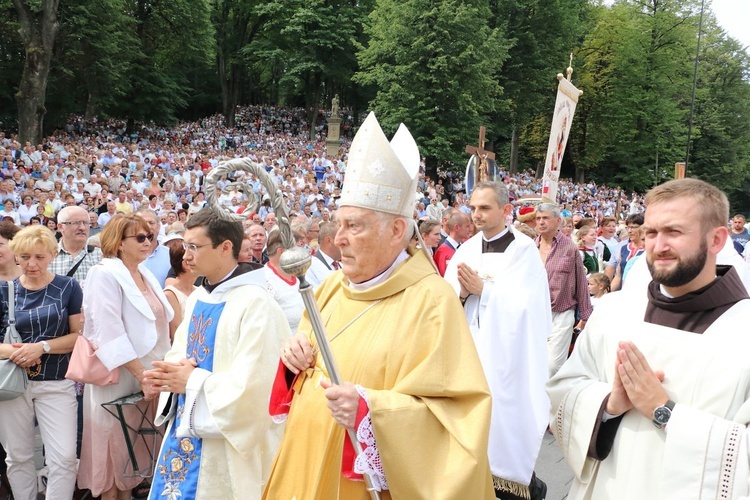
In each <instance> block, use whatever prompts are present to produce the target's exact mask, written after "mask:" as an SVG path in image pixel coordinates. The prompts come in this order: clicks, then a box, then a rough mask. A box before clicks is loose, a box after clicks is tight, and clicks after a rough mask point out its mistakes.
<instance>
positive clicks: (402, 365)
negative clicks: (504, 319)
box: [264, 113, 494, 499]
mask: <svg viewBox="0 0 750 500" xmlns="http://www.w3.org/2000/svg"><path fill="white" fill-rule="evenodd" d="M351 151H352V152H351V156H350V161H349V168H348V170H347V177H346V181H345V185H344V190H343V193H342V197H341V208H340V209H339V211H338V221H339V223H340V225H341V226H340V229H339V230H338V233H337V234H336V238H335V243H336V246H338V247H339V249H340V251H341V263H342V265H343V267H342V272H341V273H337V274H336V275H334V276H332V277H331V278H330V279H328V280H326V281H325V283H324V284H323V285H322V286H321V287H320V288H319V289H318V291H317V294H316V295H317V301H318V304H319V306H320V307H321V310H322V311H321V313H322V317H323V318H326V320H325V323H326V324H325V326H326V329H327V331H328V335H329V338H330V339H331V349H332V353H333V356H334V358H335V359H336V361H337V362H338V367H339V370H340V374H341V377H342V380H343V381H344V382H343V383H342V384H341V385H331V383H330V382H329V381H328V372H327V368H326V365H325V363H324V362H323V358H322V356H321V355H318V354H317V353H318V351H319V349H318V347H317V345H316V341H315V338H314V336H313V332H312V329H311V326H310V323H309V322H308V321H307V320H306V319H304V318H303V320H302V322H301V323H300V326H299V330H298V333H297V335H295V337H293V338H292V339H291V340H290V341H288V342H287V343H286V345H285V347H284V348H283V350H282V358H281V361H282V363H283V365H281V366H280V367H279V373H278V375H277V379H276V383H275V386H274V392H273V394H272V397H271V412H272V414H274V415H276V416H281V415H284V414H288V419H287V423H286V431H285V433H284V438H283V440H282V443H281V446H280V448H279V451H278V453H277V455H276V460H275V463H274V466H273V469H272V471H271V476H270V478H269V480H268V485H267V487H266V491H265V493H264V498H268V499H276V498H326V499H335V498H341V499H350V498H364V497H366V496H367V492H366V487H365V483H363V482H362V481H361V480H357V479H358V478H359V477H360V476H359V474H360V473H363V472H364V473H367V474H368V476H369V478H370V481H371V483H372V484H373V486H374V487H375V488H376V489H377V490H381V491H383V490H388V494H389V495H390V496H388V494H386V493H384V497H385V498H391V497H392V498H471V499H492V498H494V492H493V489H492V481H491V479H490V473H489V466H488V463H487V434H488V430H489V416H490V405H491V403H490V400H489V392H488V389H487V383H486V381H485V379H484V375H483V373H482V368H481V365H480V364H479V359H478V357H477V352H476V348H475V347H474V345H473V341H472V340H471V336H470V333H469V330H468V327H467V325H466V323H465V322H464V321H462V320H461V306H460V303H459V301H458V300H457V298H456V297H455V294H453V292H452V290H451V289H450V287H449V286H448V284H447V283H446V282H445V281H443V280H442V278H440V276H439V275H438V274H437V273H436V271H435V269H434V267H433V265H432V263H431V261H430V259H429V257H428V256H427V255H426V254H425V253H424V252H423V251H421V250H417V249H416V248H414V247H408V243H409V240H410V238H411V235H412V233H413V231H414V223H413V221H412V219H411V215H412V211H413V210H414V203H413V197H412V195H411V193H412V192H413V191H414V189H415V185H416V182H417V172H418V167H419V152H418V150H417V147H416V144H415V143H414V140H413V139H412V138H411V135H410V134H409V133H408V131H407V130H406V127H404V126H402V127H401V128H400V129H399V131H398V132H397V133H396V136H395V137H394V138H393V141H392V142H391V143H390V145H389V143H388V140H387V139H386V137H385V135H384V134H383V132H382V131H381V129H380V126H379V125H378V123H377V120H376V119H375V115H374V114H372V113H371V114H370V116H368V118H367V119H366V120H365V122H364V123H363V124H362V126H361V128H360V130H359V131H358V132H357V136H356V137H355V139H354V141H353V142H352V147H351ZM293 379H296V380H294V381H292V380H293ZM321 387H322V388H323V389H322V390H321ZM326 407H327V408H326ZM345 430H357V431H358V435H359V436H361V437H360V438H358V440H359V441H360V445H362V446H363V447H364V448H365V453H364V454H362V455H360V456H359V457H358V458H357V459H356V460H355V458H354V453H353V448H352V446H351V443H350V441H349V437H348V436H347V435H346V432H345ZM365 436H367V437H365ZM438 463H439V464H440V465H439V466H425V464H438Z"/></svg>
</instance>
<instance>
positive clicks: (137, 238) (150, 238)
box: [123, 233, 154, 243]
mask: <svg viewBox="0 0 750 500" xmlns="http://www.w3.org/2000/svg"><path fill="white" fill-rule="evenodd" d="M127 238H135V241H137V242H138V243H143V242H144V241H146V240H148V241H154V233H148V234H143V233H140V234H131V235H130V236H125V238H123V239H127Z"/></svg>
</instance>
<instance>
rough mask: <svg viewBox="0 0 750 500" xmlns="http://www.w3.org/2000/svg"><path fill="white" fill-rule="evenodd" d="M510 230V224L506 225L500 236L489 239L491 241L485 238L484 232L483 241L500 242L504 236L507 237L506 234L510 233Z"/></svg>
mask: <svg viewBox="0 0 750 500" xmlns="http://www.w3.org/2000/svg"><path fill="white" fill-rule="evenodd" d="M508 230H509V229H508V224H506V225H505V229H503V230H502V231H500V232H499V233H498V234H496V235H495V236H493V237H492V238H489V239H488V238H485V237H484V232H483V233H482V240H484V241H495V240H499V239H500V238H502V237H503V236H505V233H507V232H508Z"/></svg>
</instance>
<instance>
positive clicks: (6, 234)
mask: <svg viewBox="0 0 750 500" xmlns="http://www.w3.org/2000/svg"><path fill="white" fill-rule="evenodd" d="M8 222H9V221H8ZM8 222H2V223H0V236H2V237H3V238H5V239H6V240H8V241H10V240H12V239H13V237H14V236H15V235H16V233H17V232H18V231H20V230H21V228H20V227H18V226H16V225H15V224H13V223H12V222H11V223H8ZM40 222H41V221H40Z"/></svg>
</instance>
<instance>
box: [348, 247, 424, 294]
mask: <svg viewBox="0 0 750 500" xmlns="http://www.w3.org/2000/svg"><path fill="white" fill-rule="evenodd" d="M408 258H409V253H408V252H407V251H406V250H401V253H400V254H398V257H396V260H394V261H393V264H391V265H390V267H389V268H388V269H386V270H385V271H383V272H382V273H380V274H378V275H377V276H375V277H374V278H372V279H371V280H368V281H365V282H363V283H351V282H350V283H349V287H350V288H352V289H354V290H357V291H358V292H362V291H365V290H369V289H370V288H372V287H374V286H376V285H379V284H381V283H382V282H384V281H385V280H387V279H388V278H389V277H390V276H391V274H393V271H394V269H396V267H397V266H398V265H399V264H401V263H402V262H403V261H405V260H406V259H408Z"/></svg>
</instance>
